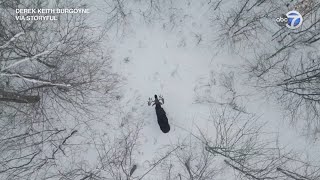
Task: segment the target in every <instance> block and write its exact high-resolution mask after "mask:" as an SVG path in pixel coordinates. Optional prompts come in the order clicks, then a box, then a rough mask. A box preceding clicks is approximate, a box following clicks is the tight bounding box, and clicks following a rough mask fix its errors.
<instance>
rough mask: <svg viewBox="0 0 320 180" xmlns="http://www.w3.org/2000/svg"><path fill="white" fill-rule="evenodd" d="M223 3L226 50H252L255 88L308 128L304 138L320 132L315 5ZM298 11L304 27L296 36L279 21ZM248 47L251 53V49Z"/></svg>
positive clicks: (249, 67) (220, 18) (306, 1)
mask: <svg viewBox="0 0 320 180" xmlns="http://www.w3.org/2000/svg"><path fill="white" fill-rule="evenodd" d="M227 4H228V3H227V1H222V2H221V3H220V9H221V10H220V9H218V10H220V11H218V10H217V11H218V12H217V14H218V15H217V17H216V19H215V20H214V22H216V23H217V24H219V25H220V26H219V27H218V29H219V31H220V32H222V33H221V34H220V36H219V39H218V40H219V42H221V43H220V45H222V46H224V45H226V47H228V48H229V49H232V50H234V51H238V50H239V49H240V50H244V49H243V47H246V49H247V50H245V53H246V55H244V57H245V58H246V60H247V64H246V66H245V67H246V72H247V73H248V74H249V77H250V79H251V80H253V83H254V84H255V85H254V86H256V87H258V88H259V90H262V91H264V92H266V93H267V94H268V95H270V96H272V97H276V99H277V100H278V101H279V102H280V103H281V104H282V105H283V107H284V109H285V111H286V112H288V113H289V114H290V119H291V121H292V122H295V123H299V124H305V128H304V129H305V130H304V133H305V135H307V136H312V137H316V136H317V134H318V132H319V130H318V129H319V119H320V118H319V101H318V100H319V97H318V96H319V95H318V94H319V89H318V86H319V85H318V81H317V78H318V64H319V63H318V61H319V54H318V48H317V47H318V46H319V45H318V43H319V39H320V38H319V29H318V26H319V22H320V21H319V18H318V17H319V7H320V4H319V2H317V1H313V0H302V1H290V2H287V1H258V0H247V1H239V2H235V4H237V5H239V6H228V7H227ZM293 9H295V10H298V11H299V12H300V13H301V14H302V15H303V19H304V21H303V24H302V27H301V28H299V29H297V30H290V29H288V28H286V27H285V26H279V25H278V24H277V23H276V22H275V19H276V18H277V17H280V16H281V15H282V14H283V12H288V11H290V10H293ZM247 47H250V49H248V48H247Z"/></svg>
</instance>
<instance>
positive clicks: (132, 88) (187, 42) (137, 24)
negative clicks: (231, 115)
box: [93, 1, 320, 166]
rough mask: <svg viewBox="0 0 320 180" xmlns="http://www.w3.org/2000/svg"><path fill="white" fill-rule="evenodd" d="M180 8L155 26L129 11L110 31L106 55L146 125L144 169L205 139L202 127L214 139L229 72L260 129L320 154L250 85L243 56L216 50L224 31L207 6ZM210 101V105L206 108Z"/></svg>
mask: <svg viewBox="0 0 320 180" xmlns="http://www.w3.org/2000/svg"><path fill="white" fill-rule="evenodd" d="M179 2H181V3H179ZM179 2H175V3H173V5H172V7H171V8H172V9H174V10H172V9H165V8H164V9H163V10H162V14H161V18H159V19H158V20H154V21H152V22H151V23H147V22H146V21H145V18H143V16H141V13H138V10H137V9H139V7H136V6H130V5H128V7H130V8H132V11H130V12H131V13H130V15H129V16H128V17H127V21H126V23H125V24H121V25H120V26H119V27H118V28H117V29H111V30H110V31H109V32H108V38H107V39H106V40H105V47H106V48H105V49H106V50H108V51H110V50H111V51H112V58H113V63H114V64H113V68H114V70H115V71H116V72H117V73H119V74H120V75H121V76H122V77H123V80H124V82H123V85H122V86H121V91H122V95H121V99H120V103H121V105H120V106H121V107H122V108H123V109H122V110H123V111H126V112H131V113H132V114H131V115H132V116H135V117H134V118H131V119H130V118H129V120H139V121H140V120H141V121H143V122H144V124H145V125H144V127H143V129H142V134H143V138H142V139H143V141H142V142H141V147H142V149H141V152H142V154H141V155H140V157H139V158H138V159H139V161H140V162H139V165H142V166H143V165H144V164H145V163H146V162H147V161H148V160H151V159H152V158H153V157H154V155H155V154H157V151H158V150H159V148H161V147H164V146H166V145H172V144H176V143H177V142H178V141H181V140H182V139H184V138H185V137H187V136H189V135H190V133H195V134H198V133H199V131H198V128H199V129H202V131H203V132H204V133H206V134H207V135H208V136H211V135H213V134H214V133H215V132H213V130H212V128H210V127H211V125H210V123H211V122H210V121H208V120H209V119H210V112H211V110H212V108H211V107H212V105H213V104H214V103H212V102H216V103H226V102H227V100H228V98H229V97H228V95H227V94H226V93H225V89H223V88H222V86H221V82H220V79H221V75H223V74H233V76H234V82H235V85H234V87H235V90H236V92H237V94H238V95H240V96H241V97H242V96H243V97H242V98H240V99H239V100H238V103H240V104H242V105H244V106H245V107H246V112H249V113H254V114H256V115H257V116H259V117H260V118H259V121H260V122H261V123H263V122H266V125H265V131H267V132H269V133H275V134H272V135H271V136H276V135H278V137H279V141H280V143H281V144H282V145H283V146H286V147H288V149H294V150H295V151H297V152H299V153H301V154H304V155H306V156H307V155H308V156H309V157H317V156H319V155H320V154H319V152H318V151H317V149H318V147H319V146H318V145H317V144H316V143H314V142H311V141H306V139H305V137H302V136H301V135H300V134H299V130H297V129H296V128H295V127H294V126H290V125H289V122H287V121H284V120H283V119H284V118H283V116H284V114H283V111H281V108H280V106H279V105H278V104H277V103H276V102H274V100H272V99H267V98H265V97H264V95H263V94H261V93H259V92H257V91H256V90H255V89H254V88H252V87H250V86H249V85H248V84H247V83H246V75H244V74H242V73H241V72H242V71H241V65H242V63H243V58H241V57H240V56H238V55H237V54H236V53H231V52H230V51H228V50H227V49H219V50H218V49H215V47H216V46H215V41H214V38H215V36H216V35H217V34H218V33H217V32H215V28H214V26H213V25H212V21H211V17H212V14H210V13H211V12H212V11H210V7H209V6H206V2H205V1H190V2H189V4H188V3H182V1H179ZM94 7H99V9H100V10H101V9H103V2H100V1H97V3H96V6H94ZM173 7H174V8H173ZM95 13H96V14H95V15H93V17H96V19H95V20H96V22H95V23H97V24H101V23H103V22H104V19H103V16H104V15H103V12H102V11H99V10H97V11H96V12H95ZM97 17H100V18H97ZM154 94H158V95H159V94H161V95H163V97H164V99H165V104H164V105H163V108H164V109H165V111H166V112H167V115H168V119H169V123H170V125H171V131H170V132H169V133H168V134H163V133H162V132H161V131H160V129H159V126H158V124H157V120H156V114H155V110H154V108H153V107H150V106H148V105H147V100H148V98H149V97H153V95H154ZM199 98H200V99H201V98H202V101H201V102H199ZM205 99H209V100H210V102H209V103H205V102H203V101H205Z"/></svg>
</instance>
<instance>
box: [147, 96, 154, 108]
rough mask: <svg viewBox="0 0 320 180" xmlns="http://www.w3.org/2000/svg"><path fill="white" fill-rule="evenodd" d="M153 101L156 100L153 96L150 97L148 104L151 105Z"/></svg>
mask: <svg viewBox="0 0 320 180" xmlns="http://www.w3.org/2000/svg"><path fill="white" fill-rule="evenodd" d="M153 102H154V100H152V98H150V97H149V100H148V106H150V105H151V104H152V103H153Z"/></svg>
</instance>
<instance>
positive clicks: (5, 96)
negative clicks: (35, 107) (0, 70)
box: [0, 89, 40, 103]
mask: <svg viewBox="0 0 320 180" xmlns="http://www.w3.org/2000/svg"><path fill="white" fill-rule="evenodd" d="M0 101H6V102H15V103H37V102H39V101H40V96H26V95H22V94H19V93H15V92H6V91H4V90H2V89H0Z"/></svg>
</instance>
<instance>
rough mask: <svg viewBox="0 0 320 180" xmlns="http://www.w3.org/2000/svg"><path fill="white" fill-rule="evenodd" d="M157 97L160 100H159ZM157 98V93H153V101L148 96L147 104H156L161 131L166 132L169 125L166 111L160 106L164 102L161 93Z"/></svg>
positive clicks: (168, 129)
mask: <svg viewBox="0 0 320 180" xmlns="http://www.w3.org/2000/svg"><path fill="white" fill-rule="evenodd" d="M159 99H160V101H162V102H160V101H159ZM159 99H158V96H157V95H154V101H153V100H152V98H149V101H148V106H150V105H151V104H152V103H153V104H152V106H154V105H156V107H155V109H156V114H157V119H158V124H159V126H160V129H161V131H162V132H163V133H168V132H169V131H170V125H169V122H168V118H167V115H166V112H165V111H164V109H163V108H162V107H161V105H162V104H164V99H163V97H162V96H161V95H160V96H159Z"/></svg>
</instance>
